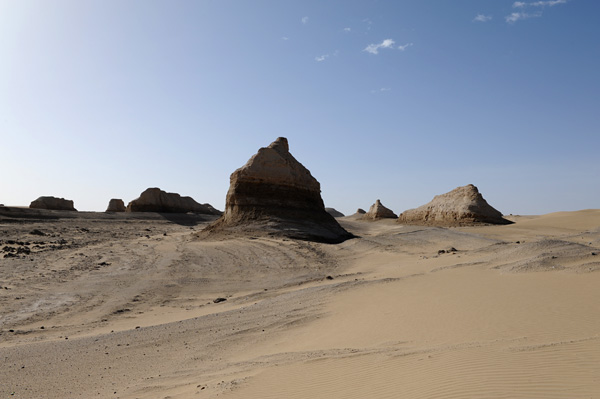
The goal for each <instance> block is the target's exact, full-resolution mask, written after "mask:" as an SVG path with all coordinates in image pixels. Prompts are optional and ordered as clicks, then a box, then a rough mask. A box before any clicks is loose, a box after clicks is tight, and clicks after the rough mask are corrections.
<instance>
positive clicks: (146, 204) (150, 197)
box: [127, 188, 221, 215]
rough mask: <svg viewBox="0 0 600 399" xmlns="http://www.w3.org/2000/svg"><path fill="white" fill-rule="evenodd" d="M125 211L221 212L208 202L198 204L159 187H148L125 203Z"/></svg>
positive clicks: (189, 198) (209, 213)
mask: <svg viewBox="0 0 600 399" xmlns="http://www.w3.org/2000/svg"><path fill="white" fill-rule="evenodd" d="M127 212H162V213H188V212H193V213H202V214H207V215H221V212H219V211H218V210H216V209H215V208H213V207H212V206H210V205H209V204H199V203H197V202H196V201H194V199H193V198H191V197H182V196H180V195H179V194H177V193H167V192H165V191H162V190H161V189H159V188H149V189H147V190H146V191H144V192H143V193H142V194H141V195H140V197H139V198H136V199H134V200H133V201H131V202H130V203H129V204H128V205H127Z"/></svg>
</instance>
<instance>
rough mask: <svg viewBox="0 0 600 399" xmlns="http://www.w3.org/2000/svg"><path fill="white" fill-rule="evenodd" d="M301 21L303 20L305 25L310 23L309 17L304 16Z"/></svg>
mask: <svg viewBox="0 0 600 399" xmlns="http://www.w3.org/2000/svg"><path fill="white" fill-rule="evenodd" d="M300 22H302V23H303V24H304V25H306V24H307V23H308V17H302V19H301V20H300Z"/></svg>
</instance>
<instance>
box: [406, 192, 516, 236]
mask: <svg viewBox="0 0 600 399" xmlns="http://www.w3.org/2000/svg"><path fill="white" fill-rule="evenodd" d="M398 222H399V223H405V224H426V225H436V226H460V225H472V224H510V223H512V222H511V221H509V220H506V219H504V218H503V217H502V213H500V212H499V211H498V210H496V209H494V208H493V207H492V206H490V205H489V204H488V203H487V201H486V200H485V199H484V198H483V196H482V195H481V194H480V193H479V190H478V189H477V187H475V186H474V185H472V184H469V185H466V186H462V187H458V188H455V189H454V190H452V191H450V192H448V193H446V194H441V195H436V196H435V197H434V198H433V200H432V201H431V202H429V203H428V204H425V205H423V206H420V207H418V208H416V209H409V210H407V211H405V212H402V213H401V214H400V216H399V217H398Z"/></svg>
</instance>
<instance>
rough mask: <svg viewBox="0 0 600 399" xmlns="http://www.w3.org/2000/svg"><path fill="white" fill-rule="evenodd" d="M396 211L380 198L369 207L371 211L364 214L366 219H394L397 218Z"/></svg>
mask: <svg viewBox="0 0 600 399" xmlns="http://www.w3.org/2000/svg"><path fill="white" fill-rule="evenodd" d="M397 217H398V215H396V214H395V213H394V212H392V210H391V209H389V208H386V207H385V206H383V204H382V203H381V201H380V200H377V201H375V203H374V204H373V205H371V207H370V208H369V212H367V213H365V214H364V215H363V217H362V218H363V219H364V220H379V219H392V218H394V219H395V218H397Z"/></svg>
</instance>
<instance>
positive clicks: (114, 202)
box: [106, 198, 126, 212]
mask: <svg viewBox="0 0 600 399" xmlns="http://www.w3.org/2000/svg"><path fill="white" fill-rule="evenodd" d="M125 211H126V208H125V203H124V202H123V200H122V199H116V198H113V199H111V200H110V201H109V202H108V207H107V208H106V212H125Z"/></svg>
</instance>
